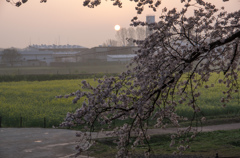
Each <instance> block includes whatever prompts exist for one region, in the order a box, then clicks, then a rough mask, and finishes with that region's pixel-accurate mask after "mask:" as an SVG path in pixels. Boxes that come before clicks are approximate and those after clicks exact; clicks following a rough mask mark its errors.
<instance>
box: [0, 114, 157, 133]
mask: <svg viewBox="0 0 240 158" xmlns="http://www.w3.org/2000/svg"><path fill="white" fill-rule="evenodd" d="M60 123H62V122H59V120H57V119H56V120H50V119H48V118H46V117H43V118H37V119H27V118H24V117H21V116H20V117H14V118H13V117H12V118H10V117H2V116H0V128H1V127H18V128H19V127H20V128H21V127H42V128H52V127H53V126H55V127H58V126H59V124H60ZM125 123H127V124H131V123H132V119H127V120H124V121H122V120H114V121H112V123H111V125H108V124H104V125H103V124H100V123H99V122H96V123H95V124H94V128H95V130H101V129H102V128H110V129H113V128H115V127H117V126H122V125H123V124H125ZM145 123H147V124H148V125H150V126H153V125H154V124H155V123H156V121H150V122H149V121H148V120H147V121H145ZM82 127H83V126H81V127H80V126H79V127H76V129H82Z"/></svg>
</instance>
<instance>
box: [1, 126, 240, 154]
mask: <svg viewBox="0 0 240 158" xmlns="http://www.w3.org/2000/svg"><path fill="white" fill-rule="evenodd" d="M232 129H240V123H234V124H223V125H213V126H205V127H202V128H200V127H199V130H202V131H203V132H210V131H215V130H232ZM176 131H177V128H168V129H150V130H149V134H150V135H155V134H167V133H175V132H176ZM75 133H76V131H73V130H65V129H44V128H0V158H68V157H72V156H73V155H74V153H75V151H74V146H75V140H76V139H75ZM93 136H94V137H95V138H96V137H97V138H104V137H105V135H104V134H103V133H98V134H97V133H93ZM84 157H85V158H86V156H82V158H84Z"/></svg>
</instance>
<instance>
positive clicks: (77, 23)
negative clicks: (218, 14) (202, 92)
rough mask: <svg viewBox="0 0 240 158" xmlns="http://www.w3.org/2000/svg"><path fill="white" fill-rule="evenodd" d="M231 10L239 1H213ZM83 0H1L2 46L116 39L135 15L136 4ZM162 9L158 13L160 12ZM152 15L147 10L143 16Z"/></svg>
mask: <svg viewBox="0 0 240 158" xmlns="http://www.w3.org/2000/svg"><path fill="white" fill-rule="evenodd" d="M179 1H180V0H165V1H163V2H167V3H168V4H167V5H168V6H173V5H172V4H174V5H175V7H178V6H179V3H178V2H179ZM211 2H217V5H221V6H222V5H224V4H225V7H226V8H227V10H228V11H231V10H238V9H240V2H239V0H230V3H222V0H211ZM82 3H83V0H48V2H47V3H44V4H43V3H39V0H29V1H28V2H27V3H26V4H24V5H22V6H21V7H19V8H17V7H15V6H12V5H11V4H10V3H7V2H6V0H0V48H8V47H18V48H24V47H27V46H28V45H29V44H30V43H31V44H61V45H64V44H71V45H81V46H85V47H94V46H98V45H101V44H102V43H103V42H105V41H106V40H107V39H114V38H115V30H114V26H115V25H116V24H118V25H120V26H121V27H129V24H130V20H131V19H132V17H133V16H135V15H136V11H135V3H134V2H129V0H123V8H121V9H120V8H118V7H115V6H112V2H111V1H110V0H108V1H105V0H103V1H102V4H101V5H100V6H98V7H96V8H94V9H90V8H87V7H83V6H82ZM160 10H161V9H159V11H158V12H157V13H155V15H160ZM150 14H153V12H152V11H151V10H149V9H148V10H146V11H145V12H144V13H143V15H141V16H140V18H141V19H145V16H146V15H150ZM156 20H157V18H156Z"/></svg>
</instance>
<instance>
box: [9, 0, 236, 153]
mask: <svg viewBox="0 0 240 158" xmlns="http://www.w3.org/2000/svg"><path fill="white" fill-rule="evenodd" d="M8 1H10V0H8ZM112 1H114V5H117V6H119V7H122V2H121V1H120V0H112ZM130 1H132V0H130ZM224 1H227V0H224ZM134 2H136V10H137V13H138V14H141V13H142V11H143V10H144V6H148V7H150V8H152V9H153V10H156V9H157V7H158V6H159V5H161V0H134ZM83 3H84V6H88V7H91V8H93V7H94V6H97V5H100V3H101V1H100V0H84V2H83ZM181 3H184V4H185V5H184V7H183V8H182V9H181V10H177V9H176V8H173V9H167V8H164V9H163V10H162V14H161V16H160V19H159V21H158V22H157V23H154V24H147V23H145V22H142V21H139V20H138V18H137V17H134V18H133V19H132V23H131V25H132V26H138V25H143V26H145V25H147V26H148V27H149V28H150V29H151V30H152V34H151V35H150V36H149V37H147V38H146V39H145V40H143V41H140V40H138V41H135V42H136V43H137V44H138V45H139V50H138V51H137V52H136V54H137V56H136V57H135V58H134V59H133V61H132V63H131V64H130V65H129V70H128V71H126V72H123V73H122V74H121V75H119V76H118V77H104V78H103V79H99V80H98V83H99V84H98V85H97V86H96V87H93V86H91V85H90V84H89V83H87V82H86V81H83V82H82V85H83V87H82V88H83V89H86V91H77V92H75V93H71V94H70V95H66V96H65V97H70V96H75V98H74V99H73V103H77V102H78V101H79V99H80V98H83V99H84V100H85V101H84V102H83V103H82V106H80V108H79V109H77V110H76V111H75V112H74V113H68V114H67V116H66V119H65V121H64V122H63V123H62V124H61V126H68V127H71V126H84V127H85V129H87V130H88V131H89V132H90V133H91V132H93V131H94V128H95V124H96V123H98V124H99V123H100V124H102V125H104V124H107V125H111V124H112V123H113V121H114V120H117V119H118V120H123V121H126V120H128V121H126V123H125V124H124V125H123V126H120V127H116V128H115V129H114V130H113V132H111V133H109V134H110V135H113V136H117V137H118V138H119V139H118V141H117V142H116V143H117V145H118V153H117V157H127V155H129V154H130V153H131V150H132V149H133V148H134V147H136V146H138V145H141V144H143V143H147V145H148V149H147V150H146V153H145V156H146V157H148V156H149V154H150V152H151V148H150V146H149V143H148V142H149V139H150V136H149V134H148V132H147V129H148V124H146V122H147V121H151V120H157V121H156V125H155V127H162V128H165V127H166V125H167V124H166V120H168V121H167V122H170V123H173V124H174V125H176V126H178V121H179V120H180V119H184V118H182V117H181V116H178V115H177V114H176V112H175V109H176V107H177V106H178V105H179V104H184V105H187V106H189V107H191V108H192V109H193V113H194V115H193V118H192V119H193V120H194V119H195V118H197V116H199V115H201V114H202V113H201V109H200V108H199V106H198V104H197V100H198V98H199V97H200V96H201V93H200V91H199V87H205V88H206V89H210V88H211V87H214V84H212V85H206V83H207V82H208V80H209V78H210V76H211V75H212V73H217V74H219V76H224V77H222V78H221V79H219V83H224V84H225V85H226V88H227V90H225V91H224V92H223V95H224V97H223V98H222V99H221V100H220V101H221V102H222V103H223V106H225V105H226V104H225V103H226V102H228V101H230V99H232V94H233V93H238V88H239V87H238V71H239V58H240V45H239V44H240V10H238V11H235V12H232V13H227V12H226V11H225V10H224V7H222V8H221V9H218V8H216V7H215V5H213V4H211V3H210V2H205V1H204V0H181ZM192 10H193V14H194V15H192V16H187V13H188V12H191V11H192ZM216 84H217V83H216ZM58 97H63V96H58ZM205 120H206V118H205V117H203V118H202V119H201V121H205ZM190 131H192V129H191V127H189V128H187V129H186V130H184V131H178V133H177V135H175V136H172V142H171V145H172V146H173V145H174V144H175V138H176V137H179V136H180V135H184V134H186V132H190ZM196 133H197V132H196V131H193V135H192V136H191V137H190V139H193V138H194V137H195V136H196ZM81 135H84V134H81ZM86 138H87V139H85V140H84V141H88V139H89V140H90V137H86ZM133 139H134V141H133V142H131V141H132V140H133ZM188 141H189V139H186V140H183V141H181V142H179V143H180V144H181V145H180V146H179V147H178V149H179V151H180V152H182V151H184V150H186V149H187V148H188V147H189V146H188V145H186V144H184V143H185V142H188ZM81 142H82V141H81ZM81 142H80V145H79V146H78V147H77V149H78V151H79V153H81V151H84V150H86V149H88V148H89V147H90V146H91V144H92V142H91V141H88V143H87V145H86V146H84V145H81Z"/></svg>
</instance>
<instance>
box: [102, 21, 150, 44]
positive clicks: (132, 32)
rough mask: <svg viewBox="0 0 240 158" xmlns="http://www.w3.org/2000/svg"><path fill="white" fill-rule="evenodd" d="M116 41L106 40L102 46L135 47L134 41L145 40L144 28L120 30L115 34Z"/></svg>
mask: <svg viewBox="0 0 240 158" xmlns="http://www.w3.org/2000/svg"><path fill="white" fill-rule="evenodd" d="M115 36H116V39H108V40H106V41H105V42H104V43H103V44H102V45H103V46H135V45H136V44H135V43H134V42H133V41H134V40H144V39H145V38H146V28H145V27H140V26H139V27H135V28H134V27H129V28H121V29H120V30H119V31H117V32H116V35H115Z"/></svg>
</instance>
